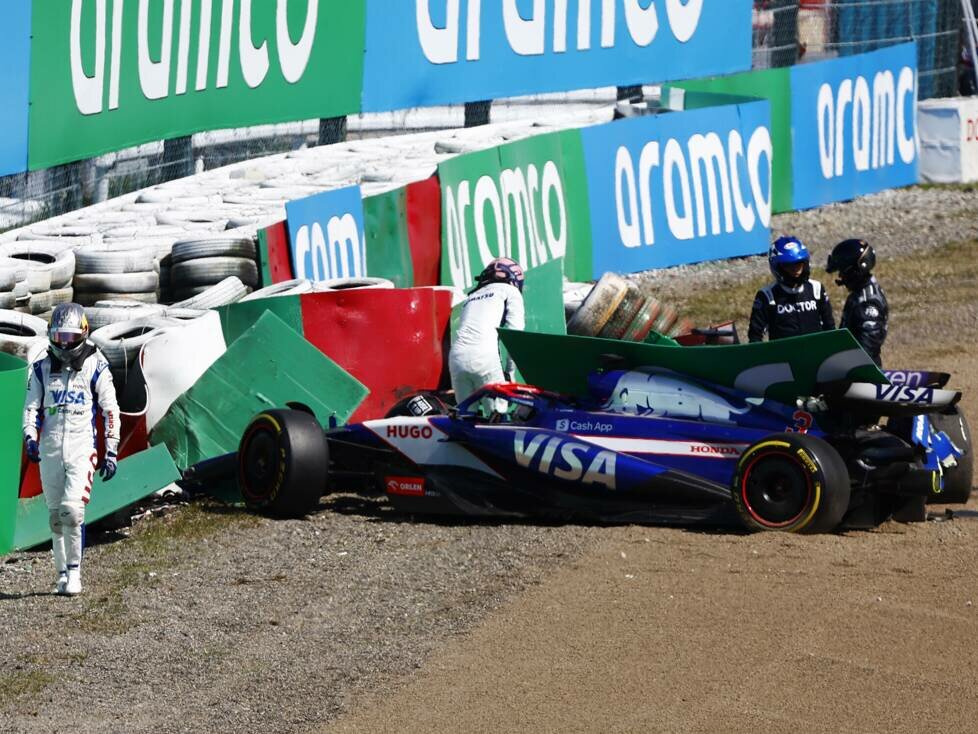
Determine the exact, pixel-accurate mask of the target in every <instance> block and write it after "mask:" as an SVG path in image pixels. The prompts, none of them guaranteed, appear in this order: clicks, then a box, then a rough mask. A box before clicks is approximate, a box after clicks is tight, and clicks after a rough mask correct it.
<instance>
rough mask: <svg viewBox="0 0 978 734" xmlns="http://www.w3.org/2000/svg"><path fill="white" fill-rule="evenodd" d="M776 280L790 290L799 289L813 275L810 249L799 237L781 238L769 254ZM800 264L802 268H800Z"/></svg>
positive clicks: (769, 262) (768, 259) (768, 257)
mask: <svg viewBox="0 0 978 734" xmlns="http://www.w3.org/2000/svg"><path fill="white" fill-rule="evenodd" d="M767 262H768V265H770V266H771V272H772V273H773V274H774V279H775V280H777V281H778V282H779V283H781V285H783V286H786V287H788V288H797V287H798V286H800V285H802V284H803V283H805V282H807V281H808V277H809V275H811V265H810V263H809V256H808V248H807V247H805V243H804V242H802V241H801V240H800V239H798V238H797V237H779V238H778V239H777V240H775V242H774V244H773V245H771V249H770V250H768V253H767ZM799 263H800V264H801V267H799Z"/></svg>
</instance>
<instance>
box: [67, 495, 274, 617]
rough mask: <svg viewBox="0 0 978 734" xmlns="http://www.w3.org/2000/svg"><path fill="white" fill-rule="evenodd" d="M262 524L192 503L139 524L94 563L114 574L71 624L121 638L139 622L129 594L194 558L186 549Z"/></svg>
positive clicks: (236, 512)
mask: <svg viewBox="0 0 978 734" xmlns="http://www.w3.org/2000/svg"><path fill="white" fill-rule="evenodd" d="M260 524H261V518H260V517H258V516H256V515H252V514H250V513H247V512H245V511H244V510H239V509H236V508H233V507H228V506H226V505H221V504H218V503H212V502H195V503H192V504H190V505H187V506H185V507H181V508H179V509H178V510H177V511H175V512H173V513H171V514H169V515H165V516H163V517H155V518H152V519H150V520H148V521H144V522H141V523H137V524H136V525H135V526H134V527H133V532H132V535H131V536H130V537H129V539H128V540H126V541H125V542H123V543H117V544H114V545H113V546H111V547H109V548H106V550H105V552H104V554H103V556H102V558H101V559H99V560H97V561H95V562H96V563H98V562H100V561H102V562H108V563H111V564H112V565H113V570H112V573H111V574H110V575H109V577H108V578H107V579H106V580H105V581H103V582H102V583H101V584H99V589H98V591H99V592H101V593H99V594H98V595H97V596H96V597H87V596H86V597H84V599H85V602H84V604H85V606H84V608H83V609H82V610H81V611H79V612H78V613H76V614H74V615H73V616H72V619H73V621H74V623H75V624H76V625H77V626H78V628H79V629H81V630H84V631H86V632H90V633H94V634H103V635H122V634H125V633H126V632H128V631H129V630H131V629H132V628H133V627H135V626H136V625H137V624H139V621H140V620H139V619H138V618H137V617H136V615H135V614H133V613H132V611H131V610H130V609H129V607H128V605H127V604H126V592H127V591H129V590H132V589H139V588H147V587H150V586H153V585H155V584H158V583H160V580H161V577H160V576H159V575H155V574H160V573H162V572H164V571H171V570H172V569H174V568H178V567H180V565H181V564H182V563H185V562H186V559H187V558H188V556H189V557H191V558H192V554H188V552H187V549H188V547H192V546H193V545H194V544H195V543H197V542H199V541H201V540H204V539H206V538H211V537H214V536H217V535H220V534H221V533H225V532H228V531H231V530H236V529H242V528H254V527H257V526H258V525H260ZM151 574H154V575H151Z"/></svg>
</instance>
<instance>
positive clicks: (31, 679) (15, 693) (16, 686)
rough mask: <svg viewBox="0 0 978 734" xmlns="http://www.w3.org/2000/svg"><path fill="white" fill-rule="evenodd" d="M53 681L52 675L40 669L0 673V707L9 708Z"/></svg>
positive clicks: (35, 693) (34, 694)
mask: <svg viewBox="0 0 978 734" xmlns="http://www.w3.org/2000/svg"><path fill="white" fill-rule="evenodd" d="M52 683H54V676H52V675H49V674H48V673H45V672H44V671H42V670H18V671H14V672H12V673H3V674H0V708H4V709H5V708H9V707H10V706H11V705H12V704H13V703H15V702H17V701H18V700H20V699H22V698H29V697H30V696H36V695H37V694H38V693H40V692H41V691H43V690H44V689H45V688H47V687H48V686H49V685H51V684H52Z"/></svg>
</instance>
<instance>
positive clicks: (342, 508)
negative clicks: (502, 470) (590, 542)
mask: <svg viewBox="0 0 978 734" xmlns="http://www.w3.org/2000/svg"><path fill="white" fill-rule="evenodd" d="M317 512H335V513H337V514H339V515H347V516H356V517H361V518H364V519H366V520H368V521H369V522H383V523H394V524H402V525H438V526H441V527H464V526H475V527H505V526H509V525H521V526H534V527H543V528H557V527H562V526H565V525H573V526H576V527H582V528H614V527H622V526H626V525H641V524H642V523H626V522H595V521H589V520H579V519H572V518H568V519H565V520H561V519H559V518H533V517H465V516H461V515H412V514H407V513H404V512H401V511H399V510H397V509H395V508H394V507H391V506H390V505H389V504H388V503H387V501H386V499H385V498H383V497H365V496H362V495H330V496H328V497H324V498H323V500H322V501H321V504H320V505H319V508H318V510H317ZM648 527H671V528H673V529H675V530H682V531H684V532H688V533H696V534H698V535H748V534H749V533H748V532H747V531H746V530H744V529H743V528H741V527H716V526H702V525H699V526H697V525H668V524H665V523H659V524H649V525H648Z"/></svg>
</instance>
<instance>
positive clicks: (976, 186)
mask: <svg viewBox="0 0 978 734" xmlns="http://www.w3.org/2000/svg"><path fill="white" fill-rule="evenodd" d="M916 188H918V189H921V190H922V191H932V190H933V191H963V192H965V193H968V192H971V191H978V183H922V184H917V186H916Z"/></svg>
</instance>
